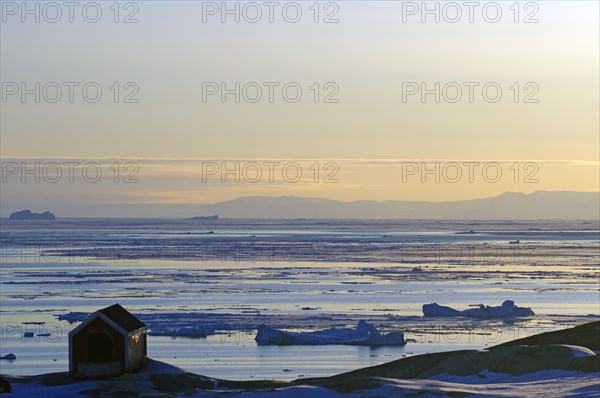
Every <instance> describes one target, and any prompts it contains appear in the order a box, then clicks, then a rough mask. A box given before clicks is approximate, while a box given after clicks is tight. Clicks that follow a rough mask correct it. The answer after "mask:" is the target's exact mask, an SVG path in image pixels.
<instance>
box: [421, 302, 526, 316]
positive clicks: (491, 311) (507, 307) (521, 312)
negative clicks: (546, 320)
mask: <svg viewBox="0 0 600 398" xmlns="http://www.w3.org/2000/svg"><path fill="white" fill-rule="evenodd" d="M423 315H424V316H465V317H472V318H508V317H522V316H531V315H535V314H534V312H533V311H532V310H531V308H529V307H519V306H517V305H515V302H514V301H512V300H506V301H504V302H503V303H502V305H501V306H499V307H490V306H489V305H483V304H479V307H477V308H469V309H466V310H462V311H460V310H455V309H454V308H451V307H446V306H443V305H439V304H437V303H433V304H425V305H423Z"/></svg>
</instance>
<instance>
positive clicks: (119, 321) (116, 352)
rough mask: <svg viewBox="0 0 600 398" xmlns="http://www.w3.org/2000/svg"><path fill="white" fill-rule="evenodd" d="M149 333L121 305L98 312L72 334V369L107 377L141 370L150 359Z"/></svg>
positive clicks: (91, 375)
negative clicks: (148, 358)
mask: <svg viewBox="0 0 600 398" xmlns="http://www.w3.org/2000/svg"><path fill="white" fill-rule="evenodd" d="M147 333H148V328H147V327H146V325H145V324H144V323H143V322H142V321H140V320H139V319H137V318H136V317H135V316H133V315H131V314H130V313H129V312H128V311H127V310H126V309H125V308H123V307H121V306H120V305H119V304H115V305H111V306H110V307H106V308H103V309H101V310H99V311H96V312H94V313H93V314H92V315H90V316H89V317H88V318H87V319H86V320H85V321H84V322H83V323H81V325H79V326H77V327H76V328H75V329H73V330H72V331H71V332H70V333H69V371H70V372H71V373H72V374H74V375H76V376H78V377H105V376H116V375H119V374H122V373H126V372H131V371H135V370H138V369H139V368H141V367H142V366H143V365H144V361H145V360H146V355H147V347H146V341H147V338H146V337H147Z"/></svg>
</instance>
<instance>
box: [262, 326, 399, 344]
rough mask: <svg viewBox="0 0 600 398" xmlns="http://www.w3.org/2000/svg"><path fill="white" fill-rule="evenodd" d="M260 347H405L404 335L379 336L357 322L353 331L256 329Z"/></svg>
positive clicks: (375, 329) (370, 327) (397, 333)
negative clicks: (327, 345)
mask: <svg viewBox="0 0 600 398" xmlns="http://www.w3.org/2000/svg"><path fill="white" fill-rule="evenodd" d="M255 340H256V342H257V343H258V344H261V345H325V344H350V345H368V346H376V345H405V344H406V340H405V339H404V333H402V332H390V333H386V334H381V333H380V332H379V331H378V330H377V328H375V326H373V324H370V323H367V322H365V321H359V322H358V325H357V326H356V328H355V329H352V328H331V329H324V330H319V331H316V332H287V331H283V330H279V329H275V328H271V327H269V326H266V325H260V326H259V327H258V333H257V335H256V338H255Z"/></svg>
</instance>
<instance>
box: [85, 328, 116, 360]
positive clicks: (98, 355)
mask: <svg viewBox="0 0 600 398" xmlns="http://www.w3.org/2000/svg"><path fill="white" fill-rule="evenodd" d="M87 352H88V362H112V341H111V340H110V336H109V335H108V334H106V333H102V332H94V333H90V334H89V335H88V336H87Z"/></svg>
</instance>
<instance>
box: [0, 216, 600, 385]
mask: <svg viewBox="0 0 600 398" xmlns="http://www.w3.org/2000/svg"><path fill="white" fill-rule="evenodd" d="M599 231H600V225H599V223H598V221H585V220H578V221H569V222H566V221H556V220H549V221H543V222H519V221H494V222H492V221H489V222H482V221H477V222H475V221H438V222H434V221H385V220H376V221H375V220H374V221H358V220H345V221H335V220H304V219H303V220H233V219H230V220H219V221H215V222H210V223H203V222H193V221H184V220H158V219H146V220H139V219H138V220H127V219H118V220H117V219H70V220H56V221H53V222H10V221H8V220H6V219H2V220H0V244H1V246H0V249H1V251H0V256H1V266H0V299H1V302H0V317H1V325H2V336H1V341H0V342H1V345H0V355H5V354H7V353H10V352H12V353H14V354H15V355H16V356H17V359H16V360H14V361H5V360H2V361H0V372H1V373H3V374H11V375H32V374H40V373H48V372H59V371H65V370H67V369H68V352H67V345H68V339H67V334H68V331H69V330H71V329H72V328H74V327H76V326H77V323H69V322H67V321H60V320H58V318H57V316H59V315H64V314H69V313H71V312H93V311H95V310H97V309H100V308H102V307H105V306H108V305H112V304H114V303H117V302H118V303H119V304H121V305H123V306H124V307H126V308H127V309H128V310H130V311H131V312H133V313H136V314H145V315H148V316H149V315H152V316H153V319H155V322H156V323H155V325H156V330H157V331H158V330H160V331H163V332H164V331H165V330H168V329H169V326H170V325H171V326H172V327H173V333H172V334H174V335H176V334H178V331H181V329H182V328H183V327H184V326H185V325H187V326H205V325H212V327H213V329H215V330H214V331H213V332H211V333H209V335H208V336H207V337H206V338H185V337H181V336H164V335H161V336H158V335H152V334H151V335H150V337H149V341H148V353H149V356H150V357H152V358H155V359H158V360H162V361H165V362H169V363H171V364H173V365H176V366H180V367H182V368H184V369H187V370H189V371H193V372H197V373H200V374H204V375H208V376H214V377H220V378H229V379H240V380H241V379H252V378H254V379H262V378H267V379H282V380H284V379H294V378H298V377H314V376H325V375H332V374H335V373H339V372H342V371H348V370H352V369H357V368H360V367H364V366H369V365H376V364H380V363H383V362H388V361H391V360H394V359H399V358H402V357H405V356H410V355H416V354H421V353H427V352H438V351H447V350H455V349H465V348H471V349H483V348H485V347H486V346H491V345H494V344H498V343H500V342H503V341H507V340H512V339H514V338H518V337H525V336H527V335H530V334H534V333H539V332H541V331H546V330H555V329H560V328H565V327H569V326H573V325H574V324H578V323H583V322H588V321H592V320H597V319H599V318H600V285H599V284H600V279H599V278H600V232H599ZM507 299H510V300H514V301H515V303H516V304H517V305H518V306H525V307H531V308H532V309H533V311H534V312H535V314H536V315H535V316H533V317H530V318H527V319H517V320H506V319H504V320H471V319H462V318H459V319H456V318H452V319H446V318H437V319H425V318H422V311H421V307H422V305H423V304H427V303H433V302H437V303H439V304H442V305H447V306H452V307H454V308H458V309H465V308H470V306H473V305H478V304H481V303H483V304H487V305H500V304H501V303H502V302H503V301H504V300H507ZM361 319H363V320H366V321H369V322H373V323H374V324H375V325H376V326H377V327H379V328H380V329H381V330H382V331H391V330H400V331H404V332H405V335H406V337H407V338H408V339H409V342H408V344H407V345H406V346H402V347H376V348H369V347H362V346H344V345H331V346H259V345H257V344H256V343H255V342H254V336H255V334H256V327H257V326H258V325H259V324H261V323H266V324H270V325H273V326H277V327H281V328H286V329H289V330H294V331H301V330H315V329H320V328H325V327H334V326H335V327H342V326H347V327H353V326H355V325H356V322H358V320H361ZM25 332H33V334H34V337H24V333H25Z"/></svg>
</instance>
